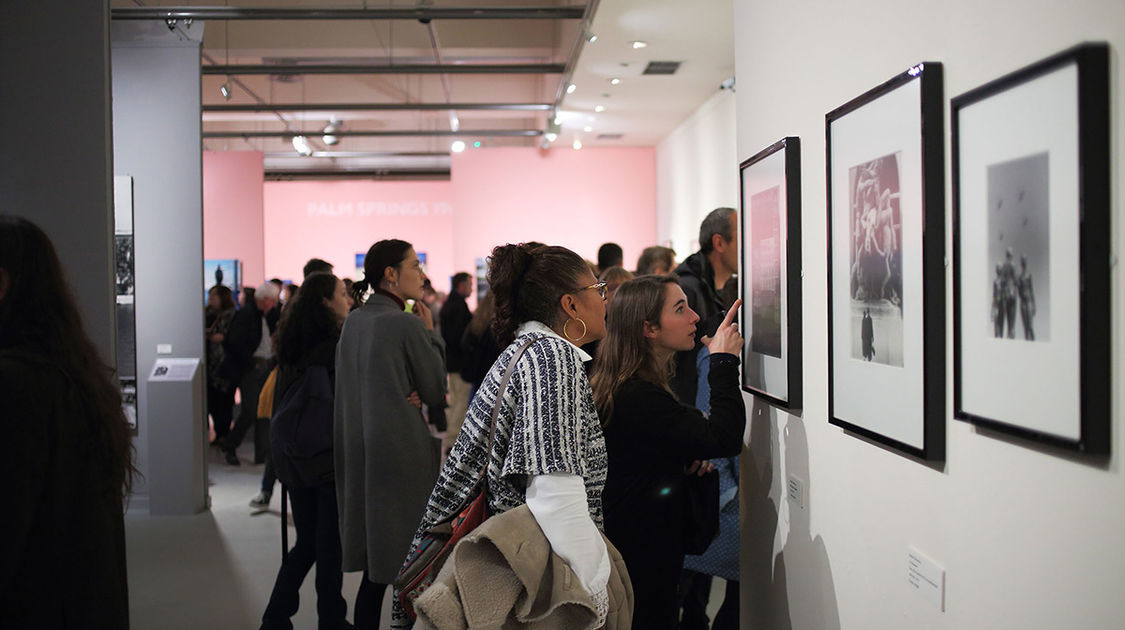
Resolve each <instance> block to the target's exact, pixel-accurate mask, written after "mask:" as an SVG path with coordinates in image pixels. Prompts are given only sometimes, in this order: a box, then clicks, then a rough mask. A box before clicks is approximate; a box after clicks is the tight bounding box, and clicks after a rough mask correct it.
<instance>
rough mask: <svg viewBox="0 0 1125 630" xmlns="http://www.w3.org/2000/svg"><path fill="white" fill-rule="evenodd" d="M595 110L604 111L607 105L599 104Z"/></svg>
mask: <svg viewBox="0 0 1125 630" xmlns="http://www.w3.org/2000/svg"><path fill="white" fill-rule="evenodd" d="M594 111H595V112H597V113H599V114H600V113H602V112H604V111H605V105H598V106H597V107H595V108H594Z"/></svg>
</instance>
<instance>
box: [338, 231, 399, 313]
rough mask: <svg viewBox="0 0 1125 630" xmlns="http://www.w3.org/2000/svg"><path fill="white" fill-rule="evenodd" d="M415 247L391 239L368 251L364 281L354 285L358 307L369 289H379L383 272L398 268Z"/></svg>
mask: <svg viewBox="0 0 1125 630" xmlns="http://www.w3.org/2000/svg"><path fill="white" fill-rule="evenodd" d="M411 247H414V246H413V245H411V244H410V243H407V242H406V241H400V240H398V239H397V238H389V239H386V240H383V241H379V242H377V243H375V244H374V245H372V246H371V249H369V250H367V255H366V256H364V258H363V280H360V281H358V282H355V283H353V284H352V299H354V300H355V303H356V304H357V305H360V304H363V300H364V298H365V297H366V296H367V291H368V289H377V288H379V283H380V282H382V281H383V272H384V271H385V270H386V269H387V267H398V266H399V265H401V264H402V261H403V260H404V259H405V258H406V252H408V251H410V248H411Z"/></svg>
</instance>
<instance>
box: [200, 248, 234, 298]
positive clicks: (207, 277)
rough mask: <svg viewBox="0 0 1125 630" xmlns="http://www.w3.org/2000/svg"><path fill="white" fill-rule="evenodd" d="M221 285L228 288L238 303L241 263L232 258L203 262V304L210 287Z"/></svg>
mask: <svg viewBox="0 0 1125 630" xmlns="http://www.w3.org/2000/svg"><path fill="white" fill-rule="evenodd" d="M217 284H221V285H224V286H227V287H230V290H231V292H232V293H234V299H235V301H236V302H240V296H239V293H240V292H241V291H242V261H240V260H237V259H234V258H222V259H211V260H204V261H203V303H204V304H206V303H207V294H208V293H209V292H210V291H211V287H213V286H215V285H217Z"/></svg>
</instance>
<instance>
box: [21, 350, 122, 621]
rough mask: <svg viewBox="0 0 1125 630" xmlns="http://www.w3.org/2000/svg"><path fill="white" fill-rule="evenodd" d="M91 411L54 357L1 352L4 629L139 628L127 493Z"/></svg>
mask: <svg viewBox="0 0 1125 630" xmlns="http://www.w3.org/2000/svg"><path fill="white" fill-rule="evenodd" d="M89 414H90V412H89V410H88V405H87V403H86V401H85V400H84V399H83V397H82V393H81V391H80V390H79V389H78V387H76V385H75V383H74V382H73V381H72V380H71V379H70V378H68V377H67V376H65V375H64V374H63V372H62V371H61V370H60V369H58V368H57V367H55V366H54V365H52V364H51V363H48V362H47V360H46V359H42V358H35V357H33V356H31V355H30V354H23V353H20V352H12V351H0V430H2V431H3V435H4V440H5V443H6V444H7V448H6V449H5V452H4V456H3V457H2V458H0V476H2V477H3V479H4V480H5V481H6V483H5V492H4V516H3V518H0V540H2V541H3V543H2V544H0V628H4V629H5V630H9V629H10V630H17V629H20V628H36V629H40V628H47V629H53V628H59V629H62V628H90V629H91V630H93V629H103V628H104V629H113V630H117V629H125V628H128V627H129V599H128V594H127V590H128V586H127V583H126V577H125V523H124V516H123V514H124V512H123V506H122V499H121V489H120V488H115V487H112V483H111V475H110V474H109V473H108V471H107V470H106V466H105V464H104V462H103V461H102V458H101V456H100V454H99V453H98V452H97V450H96V449H95V446H94V445H95V443H96V442H95V436H94V432H93V429H92V425H93V424H95V423H94V422H92V421H91V418H90V417H89Z"/></svg>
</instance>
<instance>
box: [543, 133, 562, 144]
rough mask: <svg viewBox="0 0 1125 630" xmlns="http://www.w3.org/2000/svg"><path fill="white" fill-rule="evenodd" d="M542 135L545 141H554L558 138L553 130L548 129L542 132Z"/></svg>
mask: <svg viewBox="0 0 1125 630" xmlns="http://www.w3.org/2000/svg"><path fill="white" fill-rule="evenodd" d="M543 137H544V138H546V139H547V142H554V141H555V140H558V139H559V134H557V133H555V132H553V131H548V132H547V133H545V134H543Z"/></svg>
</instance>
